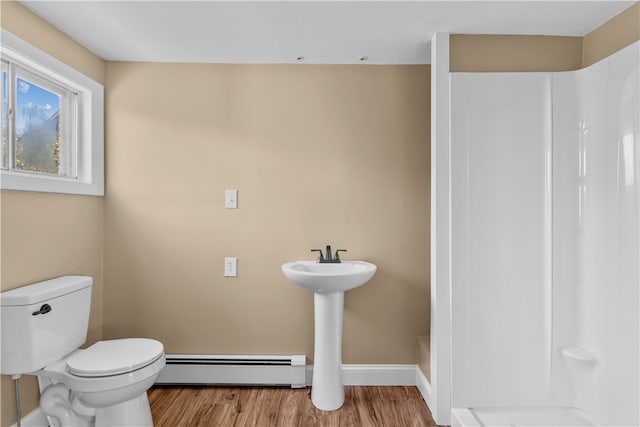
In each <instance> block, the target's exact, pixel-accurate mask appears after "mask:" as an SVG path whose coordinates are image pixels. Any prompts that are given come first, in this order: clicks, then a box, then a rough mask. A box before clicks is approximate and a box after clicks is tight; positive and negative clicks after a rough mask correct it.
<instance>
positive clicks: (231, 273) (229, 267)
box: [224, 258, 238, 277]
mask: <svg viewBox="0 0 640 427" xmlns="http://www.w3.org/2000/svg"><path fill="white" fill-rule="evenodd" d="M237 276H238V258H225V259H224V277H237Z"/></svg>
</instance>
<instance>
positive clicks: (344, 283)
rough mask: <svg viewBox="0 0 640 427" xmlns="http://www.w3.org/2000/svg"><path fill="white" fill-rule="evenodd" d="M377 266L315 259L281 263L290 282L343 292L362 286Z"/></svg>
mask: <svg viewBox="0 0 640 427" xmlns="http://www.w3.org/2000/svg"><path fill="white" fill-rule="evenodd" d="M376 269H377V267H376V266H375V264H371V263H369V262H365V261H343V262H341V263H336V264H332V263H327V264H321V263H319V262H316V261H293V262H288V263H286V264H283V265H282V271H283V272H284V274H285V276H287V278H288V279H289V280H291V281H292V282H294V283H296V284H298V285H300V286H302V287H304V288H307V289H310V290H312V291H314V292H320V293H327V292H344V291H348V290H350V289H353V288H357V287H358V286H362V285H364V284H365V283H367V282H368V281H369V279H371V278H372V277H373V275H374V274H375V272H376Z"/></svg>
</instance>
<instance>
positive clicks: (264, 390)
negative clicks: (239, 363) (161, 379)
mask: <svg viewBox="0 0 640 427" xmlns="http://www.w3.org/2000/svg"><path fill="white" fill-rule="evenodd" d="M149 403H150V405H151V413H152V415H153V421H154V424H155V427H180V426H207V427H218V426H220V427H236V426H237V427H248V426H256V427H271V426H280V427H293V426H301V427H313V426H323V427H324V426H326V427H332V426H345V427H346V426H348V427H355V426H375V427H384V426H389V427H402V426H428V427H433V426H435V425H436V423H435V422H434V421H433V418H432V417H431V413H430V412H429V408H428V407H427V405H426V404H425V403H424V400H422V396H421V395H420V392H419V391H418V389H417V388H416V387H362V386H347V387H345V402H344V405H343V406H342V408H340V409H338V410H337V411H332V412H324V411H320V410H318V409H316V408H315V407H314V406H313V404H312V403H311V389H310V388H308V387H307V388H306V389H292V388H280V387H205V386H194V387H190V386H181V387H174V386H156V387H153V388H151V389H150V390H149Z"/></svg>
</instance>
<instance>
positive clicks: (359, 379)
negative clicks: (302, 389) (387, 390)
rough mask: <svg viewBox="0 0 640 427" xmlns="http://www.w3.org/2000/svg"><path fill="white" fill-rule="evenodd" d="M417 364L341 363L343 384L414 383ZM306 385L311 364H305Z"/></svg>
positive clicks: (308, 380)
mask: <svg viewBox="0 0 640 427" xmlns="http://www.w3.org/2000/svg"><path fill="white" fill-rule="evenodd" d="M419 369H420V368H419V367H418V365H342V382H343V384H344V385H387V386H412V385H413V386H414V385H416V370H419ZM306 377H307V385H308V386H310V385H311V381H312V378H313V365H307V375H306Z"/></svg>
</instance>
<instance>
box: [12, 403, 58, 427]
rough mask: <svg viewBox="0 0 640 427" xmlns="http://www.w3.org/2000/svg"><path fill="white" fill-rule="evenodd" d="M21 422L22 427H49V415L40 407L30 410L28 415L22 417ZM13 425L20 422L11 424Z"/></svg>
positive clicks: (14, 426)
mask: <svg viewBox="0 0 640 427" xmlns="http://www.w3.org/2000/svg"><path fill="white" fill-rule="evenodd" d="M20 424H21V426H22V427H48V426H49V422H48V421H47V417H46V416H45V415H44V412H42V409H40V408H39V407H38V408H36V409H34V410H33V411H31V412H29V413H28V414H27V415H26V416H24V417H22V420H20ZM11 427H18V422H17V421H16V422H15V423H13V424H11Z"/></svg>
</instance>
